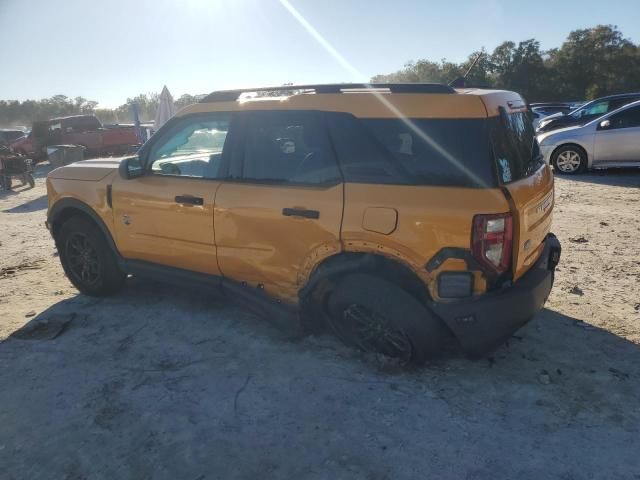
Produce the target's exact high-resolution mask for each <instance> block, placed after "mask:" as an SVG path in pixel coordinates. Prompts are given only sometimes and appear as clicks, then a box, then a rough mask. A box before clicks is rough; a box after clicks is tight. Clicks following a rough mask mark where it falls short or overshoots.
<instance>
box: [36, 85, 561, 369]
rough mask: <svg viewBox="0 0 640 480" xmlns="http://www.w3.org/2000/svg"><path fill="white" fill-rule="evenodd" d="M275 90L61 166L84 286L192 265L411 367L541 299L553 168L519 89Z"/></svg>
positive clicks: (60, 220)
mask: <svg viewBox="0 0 640 480" xmlns="http://www.w3.org/2000/svg"><path fill="white" fill-rule="evenodd" d="M259 91H268V94H267V96H265V95H264V93H263V94H258V95H254V96H253V97H250V96H247V90H238V91H235V90H234V91H221V92H214V93H212V94H211V95H209V96H208V97H206V98H204V99H203V100H202V101H201V102H200V103H197V104H194V105H191V106H188V107H186V108H184V109H183V110H182V111H180V112H179V113H178V114H177V115H176V116H175V117H174V118H173V119H172V120H170V121H169V122H168V123H167V124H166V125H164V126H163V127H162V128H161V129H160V130H159V131H158V132H157V133H156V134H155V135H154V136H153V137H152V138H151V139H150V140H149V141H148V142H147V143H146V144H145V145H144V146H143V147H142V149H141V150H140V151H139V153H138V155H137V156H135V157H132V158H125V159H98V160H88V161H83V162H78V163H75V164H72V165H69V166H65V167H62V168H58V169H56V170H54V171H52V172H51V173H50V174H49V176H48V179H47V188H48V197H49V209H48V220H47V226H48V228H49V229H50V231H51V233H52V235H53V237H54V239H55V242H56V246H57V248H58V251H59V254H60V260H61V262H62V266H63V268H64V270H65V272H66V274H67V276H68V277H69V279H70V280H71V282H72V283H73V284H74V285H75V286H76V287H77V288H78V290H80V291H81V292H83V293H85V294H88V295H108V294H112V293H114V292H116V291H117V290H118V289H119V288H120V287H121V286H122V285H123V283H124V282H125V278H126V276H127V274H133V275H134V276H145V275H151V276H153V277H154V278H160V279H166V280H170V279H177V280H178V281H179V282H180V283H181V284H184V283H186V282H190V281H194V282H198V283H200V284H204V285H208V288H210V289H211V290H217V291H221V292H223V293H225V294H228V295H231V296H233V297H234V298H238V299H241V301H242V302H243V303H245V304H247V305H251V306H255V307H256V308H257V309H258V310H260V311H261V312H262V313H266V314H268V315H272V316H279V317H280V318H291V319H298V318H300V319H301V321H302V324H303V325H306V326H317V325H324V326H327V327H328V328H329V329H330V330H331V331H332V332H333V333H335V334H336V335H337V336H338V337H339V338H340V339H341V340H343V341H344V342H346V343H347V344H349V345H353V346H355V347H358V348H361V349H364V350H369V351H377V352H382V353H385V354H387V355H391V356H396V357H400V358H401V359H403V360H405V361H410V362H415V363H421V362H424V361H425V360H426V359H428V358H430V357H433V356H434V355H437V354H438V353H440V352H441V351H442V349H443V346H444V345H445V344H449V343H450V340H452V339H454V340H455V341H457V343H458V344H459V346H461V347H462V349H463V350H465V351H466V352H468V353H469V354H471V355H479V354H482V353H484V352H487V351H488V350H490V349H493V348H495V347H496V346H498V345H499V344H500V343H501V342H503V341H504V340H505V339H507V338H508V337H510V336H511V335H512V334H513V332H514V331H515V330H517V329H518V328H519V327H520V326H522V325H523V324H525V323H526V322H527V321H528V320H529V319H530V318H531V317H532V316H533V315H534V314H535V313H536V312H537V311H539V310H540V309H541V308H542V307H543V305H544V303H545V301H546V299H547V297H548V295H549V292H550V291H551V288H552V285H553V275H554V269H555V266H556V264H557V263H558V261H559V257H560V244H559V242H558V240H557V239H556V238H555V237H554V236H553V234H551V233H550V232H549V230H550V226H551V218H552V210H553V205H554V192H553V176H552V173H551V170H550V168H549V167H548V166H547V165H546V164H545V163H544V161H543V160H542V157H541V155H540V152H539V148H538V145H537V143H536V141H535V136H534V131H533V127H532V123H531V119H530V117H529V114H528V112H527V107H526V104H525V102H524V101H523V100H522V98H521V97H520V96H519V95H518V94H516V93H512V92H506V91H491V90H478V89H456V90H454V89H452V88H450V87H448V86H445V85H432V84H388V85H387V84H385V85H353V84H346V85H307V86H287V87H284V89H282V92H281V93H282V94H283V95H281V96H276V95H274V92H275V93H276V94H277V93H278V92H277V89H274V88H268V89H253V90H251V92H259ZM203 282H204V283H203Z"/></svg>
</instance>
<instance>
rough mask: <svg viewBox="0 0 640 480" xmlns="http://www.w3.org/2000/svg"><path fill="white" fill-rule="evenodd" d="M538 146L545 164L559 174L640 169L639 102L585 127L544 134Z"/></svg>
mask: <svg viewBox="0 0 640 480" xmlns="http://www.w3.org/2000/svg"><path fill="white" fill-rule="evenodd" d="M538 144H539V145H540V150H541V152H542V154H543V156H544V158H545V161H546V162H547V163H551V164H552V165H553V168H554V170H555V171H556V172H558V173H560V174H575V173H578V172H581V171H583V170H585V169H588V168H609V167H627V166H636V167H637V166H640V101H636V102H633V103H630V104H628V105H625V106H624V107H622V108H619V109H617V110H615V111H614V112H611V113H608V114H606V115H603V116H601V117H599V118H597V119H595V120H592V121H591V122H589V123H587V124H586V125H579V126H573V127H568V128H563V129H560V130H554V131H552V132H547V133H543V134H542V135H539V136H538Z"/></svg>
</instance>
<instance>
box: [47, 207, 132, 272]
mask: <svg viewBox="0 0 640 480" xmlns="http://www.w3.org/2000/svg"><path fill="white" fill-rule="evenodd" d="M69 209H72V210H79V211H80V212H82V213H84V214H85V215H87V216H89V217H90V218H91V220H93V221H94V222H95V223H96V225H98V228H100V230H101V231H102V233H103V235H104V236H105V239H106V240H107V243H108V244H109V247H111V249H112V250H113V253H115V254H116V257H117V258H118V260H119V261H122V256H121V255H120V252H119V251H118V247H117V246H116V242H115V241H114V240H113V236H112V235H111V232H110V231H109V229H108V228H107V226H106V225H105V223H104V221H103V220H102V218H100V216H99V215H98V214H97V213H96V212H95V210H93V209H92V208H91V207H90V206H89V205H87V204H86V203H84V202H83V201H81V200H78V199H76V198H63V199H60V200H58V201H57V202H56V203H55V204H54V205H53V207H51V209H50V210H49V212H48V213H47V223H48V225H49V228H50V229H51V235H52V236H53V237H54V239H55V233H56V228H58V227H57V226H56V222H57V221H58V220H59V219H60V218H61V216H62V215H63V214H64V213H65V212H67V211H68V210H69Z"/></svg>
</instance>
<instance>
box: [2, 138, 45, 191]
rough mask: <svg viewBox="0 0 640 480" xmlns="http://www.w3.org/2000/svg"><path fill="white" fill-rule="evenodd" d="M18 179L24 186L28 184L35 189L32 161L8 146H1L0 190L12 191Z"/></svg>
mask: <svg viewBox="0 0 640 480" xmlns="http://www.w3.org/2000/svg"><path fill="white" fill-rule="evenodd" d="M14 178H17V179H18V180H20V181H21V182H22V184H23V185H26V184H27V183H28V184H29V186H30V187H31V188H33V187H35V185H36V181H35V179H34V178H33V170H32V166H31V159H29V158H27V157H25V156H24V155H20V154H17V153H14V152H12V151H11V150H10V149H9V148H8V147H7V146H5V145H0V190H11V188H12V187H13V179H14Z"/></svg>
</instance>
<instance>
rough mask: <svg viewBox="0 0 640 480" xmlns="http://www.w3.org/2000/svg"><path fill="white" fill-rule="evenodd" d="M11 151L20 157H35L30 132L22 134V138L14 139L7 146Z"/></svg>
mask: <svg viewBox="0 0 640 480" xmlns="http://www.w3.org/2000/svg"><path fill="white" fill-rule="evenodd" d="M9 146H10V147H11V150H13V151H14V152H16V153H19V154H21V155H26V156H27V157H31V158H33V157H35V156H36V155H35V150H34V148H33V136H32V135H31V131H29V132H26V133H25V132H22V136H20V137H17V138H15V139H14V140H13V141H11V143H10V144H9Z"/></svg>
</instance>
